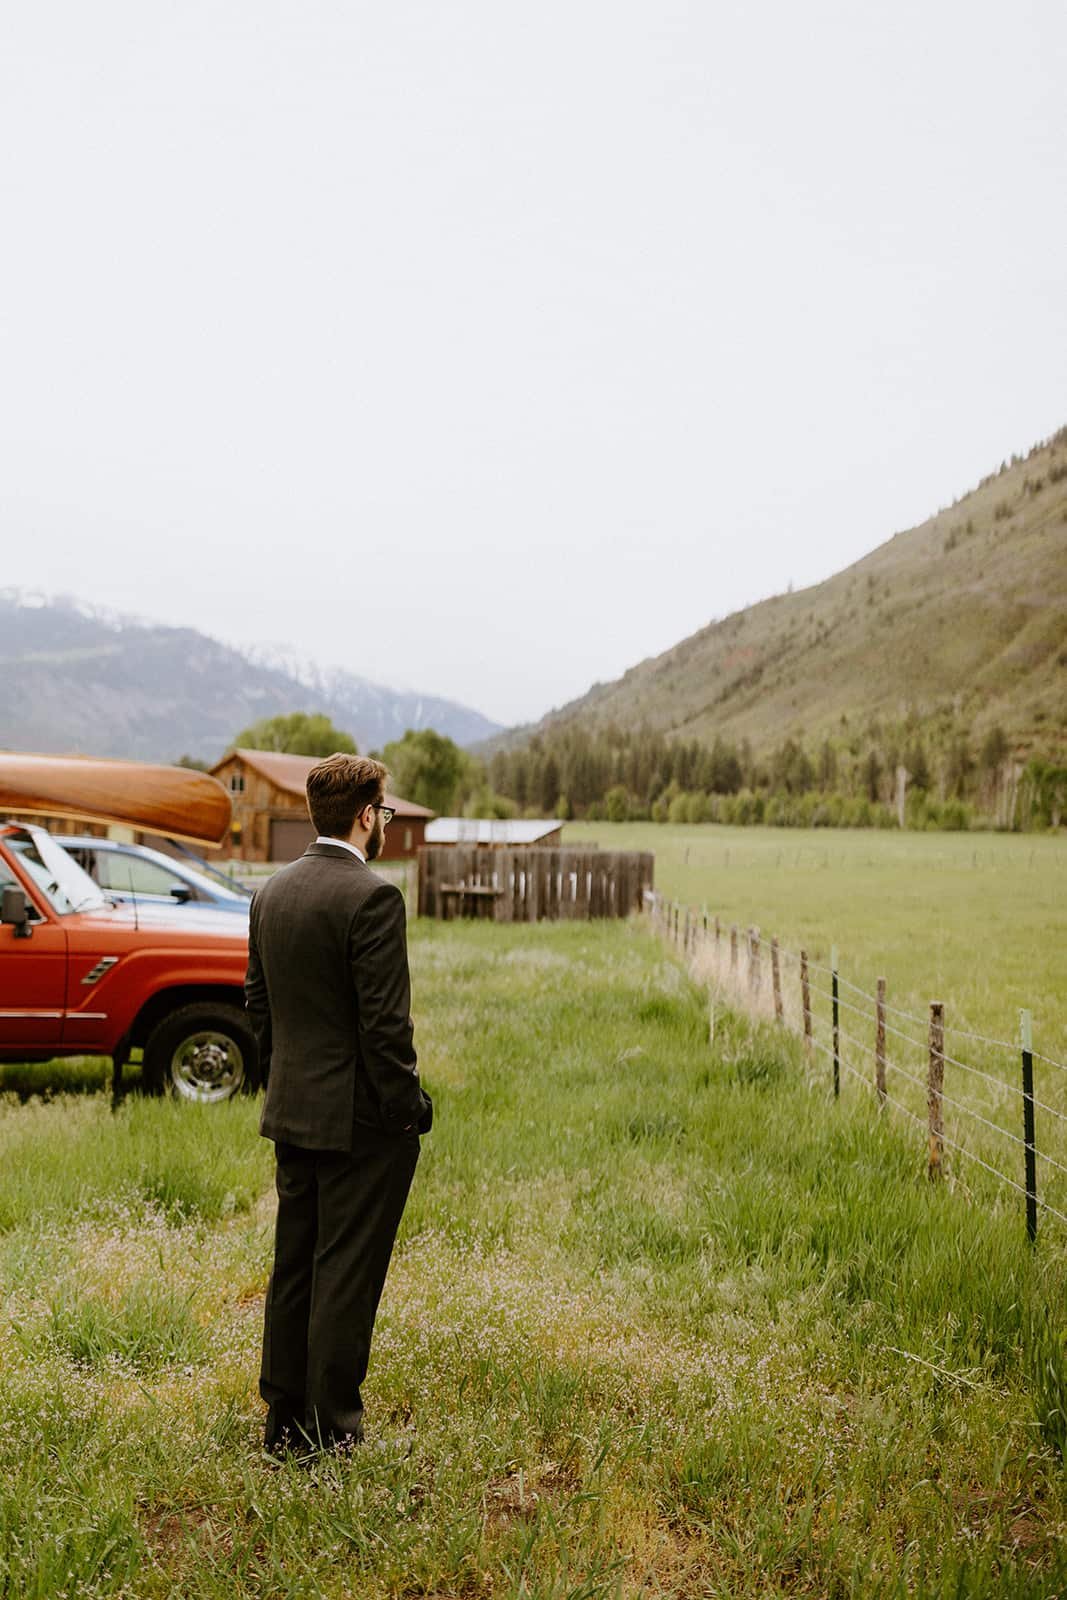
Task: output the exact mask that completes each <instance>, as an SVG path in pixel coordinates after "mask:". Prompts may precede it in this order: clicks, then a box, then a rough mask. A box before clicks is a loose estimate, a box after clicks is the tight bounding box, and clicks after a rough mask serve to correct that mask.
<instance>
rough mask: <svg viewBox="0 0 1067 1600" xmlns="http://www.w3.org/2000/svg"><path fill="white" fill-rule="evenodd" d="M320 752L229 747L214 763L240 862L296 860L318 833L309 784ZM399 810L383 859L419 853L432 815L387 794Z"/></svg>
mask: <svg viewBox="0 0 1067 1600" xmlns="http://www.w3.org/2000/svg"><path fill="white" fill-rule="evenodd" d="M317 760H318V757H317V756H291V755H284V754H282V753H281V752H279V751H276V750H231V751H229V753H228V754H227V755H225V756H223V758H222V760H221V761H219V762H217V763H216V764H215V766H213V767H212V769H211V772H212V776H213V777H215V778H218V780H219V782H220V783H222V784H223V785H224V787H225V788H226V789H227V791H228V792H229V796H230V800H231V802H232V805H233V824H232V830H231V841H230V842H231V847H232V854H233V856H234V858H235V859H236V860H238V861H295V860H296V858H297V856H299V855H303V853H304V850H305V848H306V846H307V845H309V844H310V843H311V841H312V839H314V837H315V830H314V828H313V827H312V826H311V819H310V817H309V816H308V813H307V800H306V797H305V786H306V784H307V775H308V773H309V772H310V771H311V769H312V767H313V766H315V764H316V762H317ZM385 803H386V805H390V806H392V807H393V809H394V811H395V812H396V815H395V817H394V818H393V820H392V822H391V823H390V824H389V826H388V827H387V828H386V830H385V848H384V850H383V851H382V857H381V859H382V860H383V861H403V860H408V859H411V858H413V857H415V856H416V855H417V854H418V852H419V850H420V848H421V846H422V845H423V843H424V842H425V833H426V824H427V823H428V822H430V821H431V820H432V819H433V815H434V813H433V812H432V811H427V809H426V807H425V806H416V805H412V803H411V802H410V801H408V800H401V799H399V797H398V796H396V795H392V794H387V795H386V797H385Z"/></svg>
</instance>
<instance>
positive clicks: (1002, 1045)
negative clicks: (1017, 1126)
mask: <svg viewBox="0 0 1067 1600" xmlns="http://www.w3.org/2000/svg"><path fill="white" fill-rule="evenodd" d="M674 903H675V904H676V905H677V906H678V909H679V910H684V909H686V908H685V907H683V906H682V905H681V902H674ZM688 910H689V912H690V914H691V915H695V916H697V917H698V920H699V918H700V917H702V916H703V915H704V914H705V913H703V912H701V913H695V912H694V910H693V907H689V908H688ZM709 920H710V918H709ZM724 926H725V927H726V928H729V929H731V930H732V929H734V928H736V929H737V931H738V933H739V934H742V935H744V938H745V943H746V945H747V944H748V942H749V940H748V929H747V928H746V927H745V926H744V925H743V924H741V923H736V922H733V923H729V924H725V925H724V924H723V923H722V919H721V918H720V929H722V928H723V927H724ZM703 931H704V932H705V934H707V933H710V929H708V928H705V929H704V930H703ZM772 942H773V940H772V939H771V938H770V937H768V936H767V935H765V934H763V933H759V934H757V936H756V939H755V941H754V943H755V944H757V945H759V946H761V947H762V946H763V945H767V946H768V947H769V946H770V945H771V943H772ZM778 955H779V958H780V959H783V960H786V961H791V962H794V963H796V964H798V965H799V964H800V961H801V957H800V954H799V952H798V951H796V950H793V949H792V947H791V946H789V945H786V944H782V943H779V945H778ZM806 959H807V964H808V970H809V971H810V972H823V973H826V974H827V975H828V976H829V977H833V975H834V969H833V968H832V967H829V966H826V965H825V964H824V963H823V962H820V961H816V960H815V959H814V958H813V957H812V956H810V955H809V956H807V958H806ZM837 981H838V987H839V989H840V988H841V987H844V988H846V989H848V990H849V991H850V992H851V993H852V994H855V995H859V996H860V998H861V999H863V1000H868V1001H870V1003H871V1005H873V1006H877V1005H878V1004H879V1001H878V996H877V995H876V994H872V993H871V991H870V990H869V989H863V988H861V987H860V985H859V984H856V983H853V982H852V980H851V979H850V978H846V977H845V976H844V975H843V974H842V972H841V971H840V969H838V972H837ZM813 987H814V986H813ZM815 992H816V993H818V994H821V995H823V996H825V995H826V993H827V991H826V990H825V989H819V988H817V987H815ZM831 998H832V996H831ZM838 1003H839V1004H841V1005H845V1004H847V1002H846V1001H844V1000H843V999H842V998H841V996H840V994H839V996H838ZM881 1004H882V1006H883V1007H884V1009H885V1010H886V1011H887V1012H889V1013H890V1014H891V1015H892V1016H896V1017H900V1018H902V1019H903V1020H904V1021H907V1022H912V1023H915V1024H916V1026H918V1027H920V1028H922V1027H925V1026H926V1021H927V1019H926V1018H925V1017H921V1016H919V1015H918V1014H917V1013H916V1012H914V1011H907V1010H905V1009H904V1008H903V1007H902V1006H897V1005H894V1004H893V1002H892V1001H890V1000H888V999H884V1000H882V1002H881ZM861 1014H862V1013H861ZM944 1027H945V1032H946V1033H952V1034H956V1035H958V1036H959V1037H961V1038H965V1039H970V1040H972V1041H973V1042H974V1043H977V1044H984V1045H988V1046H989V1047H990V1048H992V1049H995V1050H1007V1051H1009V1052H1010V1053H1012V1054H1013V1055H1014V1054H1018V1052H1019V1049H1020V1046H1019V1045H1018V1044H1015V1043H1012V1042H1011V1041H1009V1040H1007V1039H995V1038H992V1037H991V1036H990V1035H989V1034H984V1033H977V1032H975V1031H973V1030H971V1029H967V1028H961V1027H957V1026H956V1025H955V1024H954V1023H949V1022H946V1023H945V1025H944ZM901 1037H903V1038H907V1037H908V1036H907V1035H906V1034H904V1035H901ZM912 1042H913V1043H914V1042H916V1041H912ZM1031 1053H1032V1055H1033V1058H1034V1060H1035V1061H1042V1062H1044V1063H1045V1065H1046V1066H1050V1067H1056V1068H1058V1069H1059V1071H1061V1072H1067V1063H1065V1062H1063V1061H1058V1060H1057V1059H1056V1058H1055V1057H1053V1056H1047V1055H1044V1054H1043V1053H1042V1052H1041V1051H1039V1050H1034V1051H1032V1052H1031Z"/></svg>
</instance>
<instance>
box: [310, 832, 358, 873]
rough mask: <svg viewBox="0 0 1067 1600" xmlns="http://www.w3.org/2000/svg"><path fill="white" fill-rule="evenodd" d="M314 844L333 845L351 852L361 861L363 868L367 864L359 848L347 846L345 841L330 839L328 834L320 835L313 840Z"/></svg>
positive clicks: (353, 845) (354, 845)
mask: <svg viewBox="0 0 1067 1600" xmlns="http://www.w3.org/2000/svg"><path fill="white" fill-rule="evenodd" d="M315 843H316V844H335V845H337V846H339V848H340V849H342V850H351V852H352V854H353V855H354V856H358V857H359V859H360V860H361V861H362V863H363V865H364V866H366V864H367V858H366V856H365V855H364V854H363V851H362V850H361V849H360V848H359V846H358V845H356V844H349V842H348V840H347V839H331V838H330V836H329V834H328V833H320V834H319V836H318V838H317V839H316V840H315Z"/></svg>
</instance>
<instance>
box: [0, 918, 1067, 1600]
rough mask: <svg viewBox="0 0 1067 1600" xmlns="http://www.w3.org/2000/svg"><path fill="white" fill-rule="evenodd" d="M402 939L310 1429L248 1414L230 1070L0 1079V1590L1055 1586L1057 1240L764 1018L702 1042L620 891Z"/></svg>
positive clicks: (262, 1278)
mask: <svg viewBox="0 0 1067 1600" xmlns="http://www.w3.org/2000/svg"><path fill="white" fill-rule="evenodd" d="M412 955H413V972H414V989H415V1009H416V1018H417V1024H418V1031H417V1039H418V1043H419V1045H420V1050H421V1054H422V1061H423V1066H424V1071H425V1073H426V1076H427V1080H428V1082H429V1084H430V1086H431V1088H432V1089H433V1091H434V1093H435V1102H436V1107H437V1113H438V1115H437V1121H436V1126H435V1129H434V1132H433V1134H432V1135H431V1136H430V1138H429V1140H427V1141H426V1144H425V1146H424V1153H423V1158H422V1161H421V1163H420V1168H419V1171H418V1172H417V1174H416V1178H415V1184H414V1188H413V1191H412V1197H411V1201H410V1204H409V1207H408V1211H407V1214H406V1217H405V1221H404V1226H403V1229H402V1233H401V1238H400V1241H399V1244H398V1250H397V1255H396V1258H395V1260H394V1264H393V1269H392V1272H391V1275H390V1279H389V1282H388V1284H387V1286H386V1292H385V1297H384V1300H383V1305H382V1310H381V1314H380V1318H379V1330H378V1335H377V1340H376V1347H375V1353H374V1359H373V1362H372V1368H371V1376H370V1380H369V1382H368V1387H367V1399H368V1430H369V1442H368V1445H367V1446H366V1447H365V1448H364V1449H363V1450H362V1451H360V1452H358V1453H357V1455H356V1456H355V1458H354V1459H353V1461H352V1462H351V1463H350V1464H347V1465H344V1466H340V1465H329V1466H324V1467H321V1468H319V1469H318V1470H317V1472H316V1473H314V1474H310V1475H309V1474H307V1473H302V1472H300V1471H298V1470H296V1469H281V1470H279V1469H278V1468H276V1467H272V1466H270V1465H268V1464H267V1463H266V1462H265V1461H263V1460H262V1459H261V1458H260V1456H259V1454H258V1442H259V1434H260V1426H261V1408H260V1406H259V1403H258V1400H257V1398H256V1394H255V1376H256V1369H257V1361H258V1341H259V1335H260V1326H261V1316H262V1293H263V1289H264V1286H265V1282H266V1275H267V1271H268V1266H269V1259H270V1246H271V1217H272V1205H271V1197H270V1190H269V1164H268V1160H267V1157H268V1155H269V1150H268V1149H267V1147H265V1146H264V1145H263V1143H262V1141H260V1140H259V1139H258V1138H257V1135H256V1118H257V1114H258V1107H257V1105H256V1103H255V1102H254V1101H243V1102H240V1103H238V1104H235V1105H233V1106H229V1107H225V1108H216V1109H215V1110H213V1111H211V1112H208V1113H207V1114H206V1115H203V1116H201V1115H196V1114H193V1113H191V1111H190V1108H185V1107H178V1106H173V1105H169V1104H167V1103H165V1102H158V1101H139V1102H134V1103H130V1104H128V1105H127V1106H126V1107H125V1108H124V1109H123V1110H122V1111H121V1112H120V1113H119V1115H118V1116H117V1117H115V1118H113V1117H112V1115H111V1113H110V1111H109V1110H108V1108H107V1103H106V1098H105V1097H104V1096H103V1095H100V1096H93V1095H78V1096H62V1097H57V1098H55V1099H53V1100H52V1101H51V1102H50V1103H41V1102H30V1103H27V1104H25V1105H19V1104H17V1103H14V1102H12V1103H9V1104H8V1105H7V1106H6V1107H5V1109H4V1112H3V1116H2V1117H0V1183H2V1184H5V1185H6V1187H4V1188H2V1189H0V1193H2V1194H3V1196H4V1206H5V1208H6V1209H5V1213H4V1223H3V1226H4V1229H5V1231H4V1233H3V1234H2V1236H0V1298H2V1300H3V1306H4V1312H3V1318H2V1321H0V1594H2V1595H5V1596H6V1595H11V1596H19V1597H20V1600H21V1597H29V1600H44V1597H46V1596H47V1597H48V1600H53V1597H56V1596H59V1595H61V1594H62V1595H65V1596H72V1597H73V1596H86V1597H88V1596H95V1595H110V1596H120V1595H121V1596H123V1597H126V1600H132V1597H138V1600H140V1597H146V1600H147V1597H154V1596H159V1597H163V1596H168V1597H175V1600H176V1597H179V1596H180V1597H181V1600H201V1597H203V1600H208V1597H219V1600H221V1597H222V1596H226V1597H227V1600H231V1597H236V1600H244V1597H248V1600H252V1597H257V1600H258V1597H264V1596H270V1597H272V1600H273V1597H281V1596H292V1597H297V1596H299V1597H305V1596H306V1597H313V1596H325V1597H330V1600H333V1597H336V1600H340V1597H342V1596H352V1595H359V1596H360V1597H361V1600H362V1597H363V1596H368V1597H375V1596H401V1595H404V1596H415V1595H422V1596H456V1597H459V1596H494V1597H495V1596H508V1597H514V1600H519V1597H525V1600H549V1597H558V1600H593V1597H595V1596H618V1597H626V1600H630V1597H635V1600H636V1597H637V1596H638V1595H643V1596H654V1595H672V1596H678V1597H686V1600H689V1597H695V1596H703V1595H707V1596H721V1597H723V1600H725V1597H727V1596H729V1597H742V1600H746V1597H751V1600H756V1597H760V1600H762V1597H769V1596H773V1595H781V1594H787V1595H796V1596H813V1597H814V1596H820V1597H821V1596H835V1597H845V1596H857V1597H858V1596H863V1597H867V1596H876V1597H878V1596H884V1597H890V1596H893V1597H896V1596H900V1597H903V1596H905V1595H909V1596H911V1595H916V1596H921V1597H929V1600H933V1597H938V1600H941V1597H945V1600H948V1597H949V1596H951V1597H954V1600H960V1597H971V1596H975V1597H976V1596H987V1595H988V1596H1002V1597H1004V1600H1008V1597H1012V1600H1015V1597H1023V1600H1027V1597H1032V1600H1037V1597H1038V1596H1050V1595H1054V1594H1057V1593H1064V1592H1067V1558H1065V1557H1064V1554H1063V1548H1064V1535H1065V1533H1067V1492H1065V1491H1067V1480H1065V1474H1064V1465H1063V1459H1062V1451H1063V1448H1064V1416H1063V1406H1064V1395H1065V1381H1067V1350H1065V1346H1064V1335H1063V1324H1062V1314H1061V1313H1062V1305H1063V1295H1064V1289H1065V1287H1067V1281H1065V1278H1067V1274H1065V1267H1064V1254H1063V1248H1062V1240H1058V1239H1057V1238H1056V1237H1055V1235H1053V1234H1052V1233H1051V1232H1050V1233H1049V1234H1048V1235H1046V1236H1045V1237H1043V1238H1042V1240H1041V1241H1040V1245H1039V1248H1038V1250H1037V1251H1036V1252H1028V1251H1027V1250H1026V1249H1025V1248H1022V1247H1021V1244H1020V1238H1021V1223H1020V1218H1019V1215H1018V1208H1017V1207H1016V1206H1015V1205H1014V1204H1013V1203H1012V1200H1011V1198H1008V1197H1002V1196H1000V1195H998V1194H997V1192H996V1191H995V1190H993V1189H990V1190H989V1191H984V1190H982V1191H979V1192H978V1193H977V1194H976V1197H975V1201H976V1203H972V1201H971V1200H970V1199H969V1198H968V1196H967V1195H966V1194H965V1193H963V1192H962V1191H961V1190H960V1189H958V1188H957V1187H956V1185H955V1184H954V1183H953V1182H952V1181H950V1182H949V1183H948V1184H946V1185H942V1186H940V1187H939V1188H937V1189H934V1188H932V1187H931V1186H930V1185H929V1184H928V1183H927V1182H926V1181H925V1178H924V1176H923V1172H922V1164H921V1160H920V1159H919V1158H918V1157H919V1155H920V1153H919V1152H917V1151H916V1149H915V1148H914V1145H913V1143H911V1142H909V1141H908V1140H906V1139H903V1138H902V1137H901V1136H900V1134H899V1132H898V1130H897V1129H896V1128H895V1127H894V1126H892V1125H887V1124H884V1123H882V1124H879V1123H878V1122H877V1121H876V1120H875V1119H873V1118H872V1117H871V1115H870V1112H869V1109H868V1105H867V1102H866V1101H865V1100H864V1099H862V1098H861V1097H860V1096H859V1095H858V1094H853V1093H850V1092H848V1090H847V1089H846V1092H845V1094H844V1095H843V1097H842V1100H841V1102H840V1103H839V1104H837V1105H835V1104H833V1102H832V1100H831V1099H830V1097H829V1095H828V1093H827V1086H826V1081H825V1074H822V1073H817V1074H812V1073H808V1072H806V1071H805V1069H804V1066H803V1064H802V1062H801V1060H800V1058H799V1056H798V1053H797V1051H796V1049H795V1046H794V1045H793V1043H792V1042H791V1041H790V1040H789V1039H788V1038H787V1037H785V1036H783V1035H782V1034H780V1033H778V1032H776V1031H774V1030H772V1029H769V1028H767V1027H765V1026H753V1025H751V1024H749V1023H747V1022H745V1021H743V1020H741V1019H740V1018H738V1017H736V1016H733V1015H729V1014H727V1015H725V1016H723V1017H721V1018H720V1022H719V1026H718V1029H717V1036H716V1042H715V1046H714V1048H709V1046H708V1044H707V1039H706V1009H705V1001H704V997H703V993H702V991H701V990H700V989H698V988H696V987H694V986H693V985H692V984H691V983H690V982H689V980H688V978H687V976H686V975H685V973H684V972H683V971H682V970H681V968H680V966H679V965H678V964H677V963H676V962H675V961H674V960H673V959H671V958H670V957H669V956H668V954H667V953H666V952H665V950H664V949H663V948H662V947H660V946H659V945H658V943H657V942H656V941H654V940H653V939H652V938H651V937H650V936H649V935H648V934H647V932H645V931H643V930H641V929H639V928H636V927H632V926H627V925H624V924H610V925H601V926H588V925H586V926H567V925H560V926H542V927H537V928H496V927H493V926H485V925H457V924H449V925H447V926H442V925H430V926H426V925H416V926H415V927H414V929H413V934H412ZM172 1174H173V1176H171V1175H172ZM164 1179H165V1180H166V1181H165V1183H163V1180H164ZM161 1183H162V1184H163V1187H162V1189H161Z"/></svg>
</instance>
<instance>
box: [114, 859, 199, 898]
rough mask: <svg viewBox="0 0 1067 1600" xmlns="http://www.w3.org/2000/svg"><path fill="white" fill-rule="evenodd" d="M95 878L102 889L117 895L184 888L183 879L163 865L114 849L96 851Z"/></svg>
mask: <svg viewBox="0 0 1067 1600" xmlns="http://www.w3.org/2000/svg"><path fill="white" fill-rule="evenodd" d="M96 881H97V883H98V884H99V885H100V886H101V888H102V889H113V890H114V891H115V893H116V894H129V893H130V892H131V890H132V892H133V893H134V894H170V891H171V890H172V889H180V888H183V887H184V885H183V884H182V880H181V879H180V878H179V877H178V875H177V874H176V873H174V872H168V871H167V869H166V867H160V866H157V864H156V863H155V862H154V861H145V860H144V858H143V857H141V856H126V855H122V854H121V853H120V852H119V851H115V850H98V851H97V852H96Z"/></svg>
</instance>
